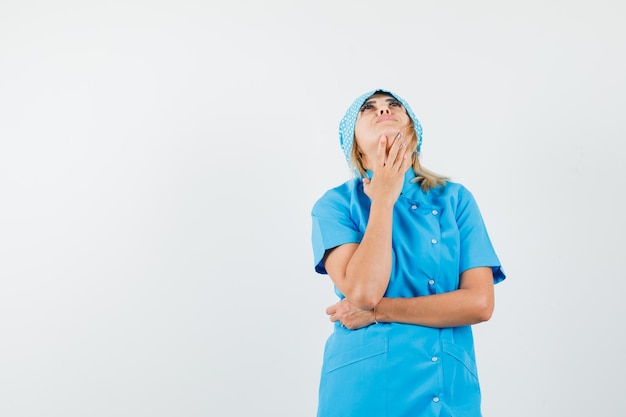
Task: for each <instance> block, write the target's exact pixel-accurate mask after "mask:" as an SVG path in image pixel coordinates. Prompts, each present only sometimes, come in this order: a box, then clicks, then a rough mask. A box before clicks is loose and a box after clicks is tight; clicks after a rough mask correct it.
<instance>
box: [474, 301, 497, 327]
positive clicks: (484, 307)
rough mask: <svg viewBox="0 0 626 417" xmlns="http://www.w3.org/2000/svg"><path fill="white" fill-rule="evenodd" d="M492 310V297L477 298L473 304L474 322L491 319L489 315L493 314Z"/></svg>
mask: <svg viewBox="0 0 626 417" xmlns="http://www.w3.org/2000/svg"><path fill="white" fill-rule="evenodd" d="M493 310H494V303H493V299H491V298H488V297H485V298H482V299H480V300H477V303H476V305H475V306H474V314H475V320H476V323H482V322H484V321H489V320H490V319H491V316H493Z"/></svg>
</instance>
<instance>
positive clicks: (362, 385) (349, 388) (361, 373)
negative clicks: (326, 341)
mask: <svg viewBox="0 0 626 417" xmlns="http://www.w3.org/2000/svg"><path fill="white" fill-rule="evenodd" d="M333 353H335V352H333ZM370 415H371V416H377V417H379V416H380V417H384V416H386V415H387V340H386V339H378V340H375V341H372V342H368V343H367V344H364V345H362V346H356V347H352V348H351V349H346V350H345V351H340V352H337V353H336V354H334V355H332V356H329V357H328V358H327V359H326V361H325V363H324V367H323V372H322V380H321V383H320V398H319V408H318V416H319V417H335V416H336V417H351V416H354V417H357V416H358V417H363V416H370Z"/></svg>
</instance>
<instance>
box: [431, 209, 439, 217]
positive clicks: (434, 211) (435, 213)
mask: <svg viewBox="0 0 626 417" xmlns="http://www.w3.org/2000/svg"><path fill="white" fill-rule="evenodd" d="M431 213H432V214H433V215H435V216H436V215H437V214H439V212H438V211H437V210H433V211H431Z"/></svg>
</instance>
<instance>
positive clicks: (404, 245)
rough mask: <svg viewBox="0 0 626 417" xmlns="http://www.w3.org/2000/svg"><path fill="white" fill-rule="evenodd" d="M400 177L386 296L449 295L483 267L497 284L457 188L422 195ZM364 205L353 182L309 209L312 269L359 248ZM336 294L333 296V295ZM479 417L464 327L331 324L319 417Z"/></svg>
mask: <svg viewBox="0 0 626 417" xmlns="http://www.w3.org/2000/svg"><path fill="white" fill-rule="evenodd" d="M414 178H415V174H414V173H413V170H411V169H409V170H408V172H407V174H406V176H405V180H404V186H403V189H402V194H401V195H400V197H399V198H398V200H397V202H396V204H395V206H394V212H393V231H392V254H393V256H392V270H391V277H390V280H389V286H388V288H387V291H386V292H385V297H418V296H424V295H430V294H438V293H443V292H448V291H454V290H456V289H458V287H459V277H460V274H461V273H462V272H463V271H465V270H467V269H469V268H475V267H485V266H487V267H491V269H492V271H493V278H494V283H498V282H500V281H502V280H503V279H504V278H505V275H504V272H503V271H502V269H501V267H500V262H499V260H498V257H497V255H496V253H495V251H494V249H493V246H492V244H491V241H490V239H489V236H488V234H487V230H486V228H485V225H484V222H483V219H482V216H481V214H480V211H479V209H478V206H477V204H476V202H475V200H474V198H473V196H472V194H471V193H470V192H469V191H468V190H467V189H466V188H465V187H463V186H462V185H460V184H458V183H454V182H448V183H447V185H446V186H445V187H439V188H434V189H431V190H430V191H428V192H424V191H422V190H421V189H420V187H419V184H417V183H412V182H410V181H411V180H412V179H414ZM369 209H370V199H369V197H367V196H366V195H365V193H364V192H363V185H362V181H361V180H360V179H358V178H355V179H353V180H350V181H347V182H346V183H344V184H343V185H340V186H338V187H336V188H333V189H331V190H329V191H327V192H326V193H325V194H324V195H323V196H322V197H321V198H320V199H319V200H318V201H317V202H316V203H315V205H314V207H313V210H312V217H313V232H312V240H313V251H314V258H315V262H314V263H315V270H316V271H317V272H318V273H320V274H325V273H326V270H325V268H324V265H323V263H322V258H323V256H324V253H325V251H326V250H328V249H331V248H334V247H336V246H339V245H342V244H345V243H359V242H361V239H362V238H363V234H364V233H365V227H366V225H367V220H368V217H369ZM335 291H336V292H337V295H338V296H339V297H340V298H342V297H343V296H342V294H341V293H339V291H338V290H337V289H336V290H335ZM335 416H336V417H350V416H354V417H367V416H376V417H384V416H389V417H404V416H406V417H408V416H419V417H426V416H462V417H476V416H481V410H480V387H479V382H478V375H477V372H476V363H475V354H474V342H473V337H472V330H471V327H470V326H462V327H454V328H441V329H440V328H430V327H424V326H417V325H412V324H401V323H378V324H373V325H370V326H368V327H364V328H361V329H358V330H348V329H345V328H342V327H341V326H340V324H339V322H336V323H335V326H334V330H333V333H332V334H331V335H330V337H329V338H328V340H327V342H326V347H325V350H324V361H323V366H322V375H321V381H320V387H319V404H318V417H335Z"/></svg>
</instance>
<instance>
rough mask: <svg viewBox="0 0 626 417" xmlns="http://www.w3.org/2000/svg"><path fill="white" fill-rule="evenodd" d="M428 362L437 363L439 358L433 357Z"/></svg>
mask: <svg viewBox="0 0 626 417" xmlns="http://www.w3.org/2000/svg"><path fill="white" fill-rule="evenodd" d="M430 360H431V361H433V362H437V361H438V360H439V358H438V357H436V356H433V357H432V358H430Z"/></svg>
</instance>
